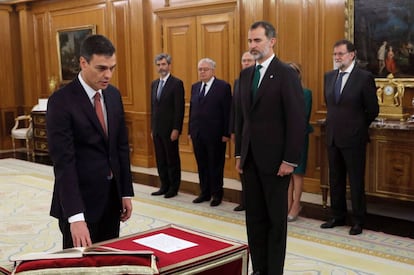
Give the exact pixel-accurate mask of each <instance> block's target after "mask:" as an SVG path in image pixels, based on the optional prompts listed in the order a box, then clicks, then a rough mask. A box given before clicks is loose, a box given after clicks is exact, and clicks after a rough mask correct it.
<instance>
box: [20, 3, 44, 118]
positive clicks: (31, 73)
mask: <svg viewBox="0 0 414 275" xmlns="http://www.w3.org/2000/svg"><path fill="white" fill-rule="evenodd" d="M16 11H17V12H18V14H19V27H20V42H21V53H20V56H21V67H22V75H23V76H22V79H21V81H22V88H23V91H24V96H23V108H24V109H25V110H30V109H31V108H32V107H33V105H34V104H35V103H36V102H37V98H38V97H37V92H36V87H38V86H37V84H36V83H37V78H38V77H39V76H36V71H35V70H33V65H34V64H35V63H36V59H35V56H34V54H33V49H34V48H35V46H34V36H33V20H32V13H31V9H30V7H29V6H28V5H27V4H25V3H23V4H18V5H17V6H16Z"/></svg>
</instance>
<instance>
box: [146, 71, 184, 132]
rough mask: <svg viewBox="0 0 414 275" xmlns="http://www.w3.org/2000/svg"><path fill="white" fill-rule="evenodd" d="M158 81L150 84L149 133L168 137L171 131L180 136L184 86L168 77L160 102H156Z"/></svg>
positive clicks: (179, 81)
mask: <svg viewBox="0 0 414 275" xmlns="http://www.w3.org/2000/svg"><path fill="white" fill-rule="evenodd" d="M159 82H160V80H159V79H157V80H154V81H153V82H152V84H151V108H152V109H151V131H152V134H153V135H160V136H164V137H165V136H166V137H169V136H170V135H171V132H172V130H173V129H177V130H178V131H179V132H180V134H181V130H182V126H183V119H184V85H183V82H182V81H181V80H180V79H178V78H176V77H174V76H172V75H170V76H169V77H168V79H167V82H165V84H164V88H163V90H162V94H161V98H160V100H157V89H158V83H159Z"/></svg>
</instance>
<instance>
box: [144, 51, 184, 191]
mask: <svg viewBox="0 0 414 275" xmlns="http://www.w3.org/2000/svg"><path fill="white" fill-rule="evenodd" d="M154 61H155V65H156V68H157V72H158V74H159V76H160V77H159V79H156V80H154V81H153V82H152V84H151V137H152V139H153V141H154V149H155V158H156V161H157V169H158V175H159V177H160V181H161V186H160V189H159V190H158V191H156V192H153V193H151V195H153V196H160V195H164V198H172V197H175V196H176V195H177V193H178V189H179V187H180V183H181V161H180V154H179V150H178V138H179V136H180V134H181V130H182V126H183V119H184V85H183V82H182V81H181V80H180V79H178V78H176V77H174V76H172V75H171V73H170V70H171V56H170V55H168V54H166V53H161V54H159V55H157V56H156V57H155V60H154Z"/></svg>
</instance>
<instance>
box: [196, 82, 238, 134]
mask: <svg viewBox="0 0 414 275" xmlns="http://www.w3.org/2000/svg"><path fill="white" fill-rule="evenodd" d="M200 89H201V81H199V82H197V83H195V84H193V85H192V87H191V102H190V120H189V123H188V133H189V134H190V135H191V137H192V138H196V137H201V138H203V139H204V140H205V141H207V142H220V141H221V138H222V137H223V136H226V137H229V136H230V132H229V116H230V107H231V88H230V84H229V83H227V82H225V81H223V80H220V79H217V78H216V79H214V81H213V84H212V85H211V87H210V90H209V91H208V93H207V95H206V96H205V97H204V98H203V99H201V100H200V97H199V93H200Z"/></svg>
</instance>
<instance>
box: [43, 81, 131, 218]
mask: <svg viewBox="0 0 414 275" xmlns="http://www.w3.org/2000/svg"><path fill="white" fill-rule="evenodd" d="M103 97H104V101H105V106H106V111H107V118H108V137H107V136H106V135H105V133H104V132H103V129H102V127H101V125H100V123H99V120H98V118H97V116H96V113H95V109H94V107H93V106H92V104H91V101H90V100H89V98H88V96H87V94H86V92H85V90H84V89H83V87H82V85H81V84H80V82H79V79H78V78H76V79H74V80H73V81H72V82H71V83H69V84H68V85H66V86H65V87H63V88H62V89H60V90H58V91H56V92H55V93H53V94H52V95H51V96H50V98H49V100H48V107H47V115H46V124H47V138H48V146H49V155H50V157H51V159H52V161H53V167H54V173H55V186H54V190H53V198H52V205H51V210H50V214H51V215H52V216H54V217H56V218H59V219H67V218H68V217H70V216H72V215H75V214H77V213H81V212H83V213H84V215H85V219H86V221H89V222H94V221H97V220H98V219H99V218H100V217H101V215H102V213H103V211H104V207H105V205H106V201H107V199H108V197H109V193H110V192H109V191H110V188H111V181H110V180H108V175H109V174H110V171H112V174H113V177H114V179H115V181H116V186H117V190H118V195H119V200H120V202H121V197H127V196H133V195H134V192H133V188H132V177H131V172H130V160H129V145H128V134H127V129H126V126H125V120H124V109H123V105H122V100H121V95H120V93H119V91H118V90H117V89H116V88H115V87H113V86H109V87H108V88H107V89H106V90H104V91H103Z"/></svg>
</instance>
